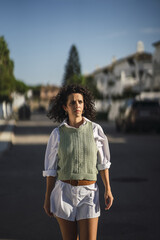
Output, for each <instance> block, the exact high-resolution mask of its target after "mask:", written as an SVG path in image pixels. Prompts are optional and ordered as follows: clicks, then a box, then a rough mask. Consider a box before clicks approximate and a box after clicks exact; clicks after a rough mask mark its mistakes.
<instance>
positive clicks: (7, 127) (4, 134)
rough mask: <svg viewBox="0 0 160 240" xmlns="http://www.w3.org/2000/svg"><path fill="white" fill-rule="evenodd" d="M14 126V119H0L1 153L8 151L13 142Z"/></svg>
mask: <svg viewBox="0 0 160 240" xmlns="http://www.w3.org/2000/svg"><path fill="white" fill-rule="evenodd" d="M14 126H15V120H14V119H11V120H0V155H1V154H2V153H3V152H4V151H6V150H7V149H8V148H9V147H10V145H11V143H12V137H13V131H14Z"/></svg>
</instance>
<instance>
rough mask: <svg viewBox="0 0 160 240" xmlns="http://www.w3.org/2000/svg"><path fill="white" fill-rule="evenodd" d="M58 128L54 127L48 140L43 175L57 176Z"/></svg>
mask: <svg viewBox="0 0 160 240" xmlns="http://www.w3.org/2000/svg"><path fill="white" fill-rule="evenodd" d="M58 144H59V129H58V128H55V129H54V130H53V131H52V133H51V135H50V137H49V140H48V144H47V147H46V152H45V160H44V171H43V176H44V177H48V176H53V177H55V176H57V162H58V154H57V153H58Z"/></svg>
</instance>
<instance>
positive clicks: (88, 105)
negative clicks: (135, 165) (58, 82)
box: [47, 84, 96, 123]
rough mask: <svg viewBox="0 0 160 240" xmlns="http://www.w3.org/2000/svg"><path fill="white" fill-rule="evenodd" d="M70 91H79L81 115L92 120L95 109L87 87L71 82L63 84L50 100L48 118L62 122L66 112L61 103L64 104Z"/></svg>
mask: <svg viewBox="0 0 160 240" xmlns="http://www.w3.org/2000/svg"><path fill="white" fill-rule="evenodd" d="M72 93H80V94H82V96H83V100H84V113H83V116H84V117H86V118H88V119H90V120H93V119H95V115H96V110H95V104H94V98H93V95H92V93H91V92H90V91H89V89H88V88H86V87H83V86H81V85H76V84H71V85H65V86H63V87H62V88H61V89H60V91H59V93H58V94H57V95H56V97H53V98H52V99H51V100H50V104H49V110H48V112H47V116H48V118H49V119H53V120H54V121H55V122H60V123H61V122H63V120H64V119H66V113H65V111H64V109H63V105H65V106H66V104H67V100H68V96H69V95H70V94H72Z"/></svg>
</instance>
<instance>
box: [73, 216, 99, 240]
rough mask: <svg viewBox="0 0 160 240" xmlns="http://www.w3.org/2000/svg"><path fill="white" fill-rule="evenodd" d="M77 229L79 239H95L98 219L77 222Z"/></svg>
mask: <svg viewBox="0 0 160 240" xmlns="http://www.w3.org/2000/svg"><path fill="white" fill-rule="evenodd" d="M78 227H79V233H80V239H83V240H96V239H97V229H98V217H97V218H88V219H82V220H79V221H78Z"/></svg>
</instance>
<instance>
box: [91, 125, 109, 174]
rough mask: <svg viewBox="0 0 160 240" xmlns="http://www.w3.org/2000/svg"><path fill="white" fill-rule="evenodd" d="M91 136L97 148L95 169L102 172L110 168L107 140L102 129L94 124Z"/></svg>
mask: <svg viewBox="0 0 160 240" xmlns="http://www.w3.org/2000/svg"><path fill="white" fill-rule="evenodd" d="M93 135H94V138H95V141H96V145H97V148H98V155H97V168H98V170H104V169H106V168H110V165H111V162H110V150H109V144H108V139H107V137H106V135H105V134H104V132H103V129H102V127H101V126H100V125H98V124H95V125H94V126H93Z"/></svg>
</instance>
